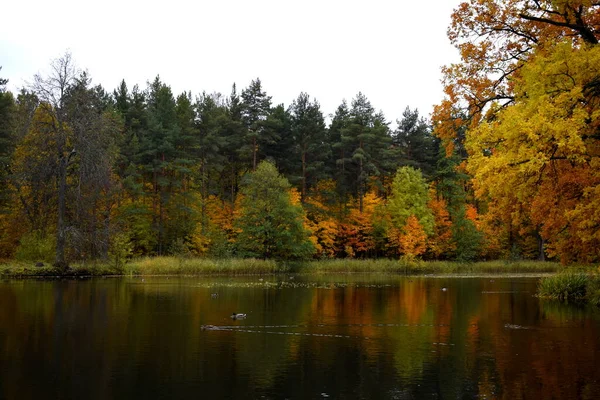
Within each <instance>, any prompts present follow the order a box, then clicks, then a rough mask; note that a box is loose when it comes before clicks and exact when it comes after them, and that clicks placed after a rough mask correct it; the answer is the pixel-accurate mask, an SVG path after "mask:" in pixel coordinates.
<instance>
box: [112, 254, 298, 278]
mask: <svg viewBox="0 0 600 400" xmlns="http://www.w3.org/2000/svg"><path fill="white" fill-rule="evenodd" d="M279 272H288V267H287V266H286V265H285V264H278V263H277V262H276V261H274V260H259V259H254V258H246V259H241V258H227V259H206V258H182V257H145V258H140V259H136V260H133V261H131V262H129V263H127V264H125V267H124V274H125V275H214V274H219V275H241V274H273V273H279Z"/></svg>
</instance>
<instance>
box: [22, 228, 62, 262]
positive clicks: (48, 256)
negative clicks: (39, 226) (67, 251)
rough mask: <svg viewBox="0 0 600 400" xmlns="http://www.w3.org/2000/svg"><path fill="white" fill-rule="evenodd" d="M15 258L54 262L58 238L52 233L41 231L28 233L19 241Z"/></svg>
mask: <svg viewBox="0 0 600 400" xmlns="http://www.w3.org/2000/svg"><path fill="white" fill-rule="evenodd" d="M19 242H20V244H19V247H18V248H17V251H16V253H15V259H17V260H19V261H33V262H45V263H50V264H51V263H52V262H54V257H55V255H56V253H55V252H56V240H55V238H54V237H53V236H51V235H42V234H41V233H40V232H31V233H26V234H25V235H23V236H22V237H21V240H20V241H19Z"/></svg>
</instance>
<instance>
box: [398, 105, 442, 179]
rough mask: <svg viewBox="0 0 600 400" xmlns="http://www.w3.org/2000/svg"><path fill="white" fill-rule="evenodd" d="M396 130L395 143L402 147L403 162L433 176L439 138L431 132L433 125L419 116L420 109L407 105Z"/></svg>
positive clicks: (427, 175) (428, 175) (426, 174)
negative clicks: (412, 108) (413, 108)
mask: <svg viewBox="0 0 600 400" xmlns="http://www.w3.org/2000/svg"><path fill="white" fill-rule="evenodd" d="M397 122H398V128H397V129H396V131H395V132H394V135H393V139H394V145H395V146H396V147H397V148H398V149H400V151H401V152H402V154H401V161H400V162H401V164H404V165H408V166H411V167H414V168H418V169H420V170H421V172H423V175H425V177H428V178H430V177H432V176H433V174H434V172H435V169H436V162H437V156H438V148H439V139H437V138H436V137H435V136H433V135H432V133H431V126H430V125H429V124H428V123H427V121H426V120H425V119H424V118H421V117H419V111H418V110H416V109H415V110H411V109H410V108H409V107H406V110H404V112H403V113H402V119H400V120H398V121H397Z"/></svg>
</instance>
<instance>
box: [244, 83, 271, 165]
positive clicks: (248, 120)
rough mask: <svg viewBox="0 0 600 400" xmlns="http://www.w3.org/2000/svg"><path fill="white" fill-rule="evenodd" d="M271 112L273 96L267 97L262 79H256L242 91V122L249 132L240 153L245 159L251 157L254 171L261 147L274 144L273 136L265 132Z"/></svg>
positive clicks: (246, 133) (245, 136)
mask: <svg viewBox="0 0 600 400" xmlns="http://www.w3.org/2000/svg"><path fill="white" fill-rule="evenodd" d="M270 112H271V96H267V93H266V92H264V91H263V90H262V84H261V82H260V79H259V78H256V79H255V80H253V81H252V82H250V86H248V87H247V88H246V89H244V90H243V91H242V121H243V122H244V125H245V127H246V130H247V131H246V132H245V135H244V138H245V143H244V146H243V147H242V148H241V149H240V152H241V154H242V156H243V157H248V156H250V157H249V158H250V162H251V165H252V170H255V169H256V166H257V165H258V161H259V151H260V147H261V146H263V145H265V144H268V143H271V142H272V135H271V134H270V132H268V131H266V130H265V123H266V121H267V117H268V116H269V114H270Z"/></svg>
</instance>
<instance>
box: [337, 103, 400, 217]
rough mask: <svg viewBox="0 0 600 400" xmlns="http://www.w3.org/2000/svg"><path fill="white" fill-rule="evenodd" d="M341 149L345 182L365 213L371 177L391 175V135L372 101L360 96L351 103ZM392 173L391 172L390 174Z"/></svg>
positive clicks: (340, 160)
mask: <svg viewBox="0 0 600 400" xmlns="http://www.w3.org/2000/svg"><path fill="white" fill-rule="evenodd" d="M340 139H341V142H340V144H339V146H338V147H339V149H340V150H341V151H342V158H341V159H338V163H341V164H342V168H343V175H342V178H345V183H346V185H348V187H349V189H350V191H351V193H352V194H353V195H355V196H356V197H357V198H358V200H359V210H360V212H362V210H363V199H364V196H365V193H366V192H367V190H368V188H369V184H370V183H371V182H370V180H371V178H372V177H378V178H379V180H376V182H377V183H379V184H380V186H382V185H381V183H382V179H381V178H382V177H384V176H385V174H386V173H387V172H388V171H386V169H388V168H389V167H390V163H389V160H390V157H391V141H392V140H391V139H392V138H391V136H390V134H389V128H388V126H387V123H386V122H385V118H384V116H383V114H382V113H378V114H376V113H375V110H374V108H373V106H372V105H371V102H370V101H369V100H368V99H367V98H366V97H365V95H363V94H362V93H358V95H357V96H356V98H355V99H354V100H353V101H352V107H351V109H350V113H349V118H348V120H347V123H345V127H344V128H342V129H341V138H340ZM390 172H391V171H390Z"/></svg>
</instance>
